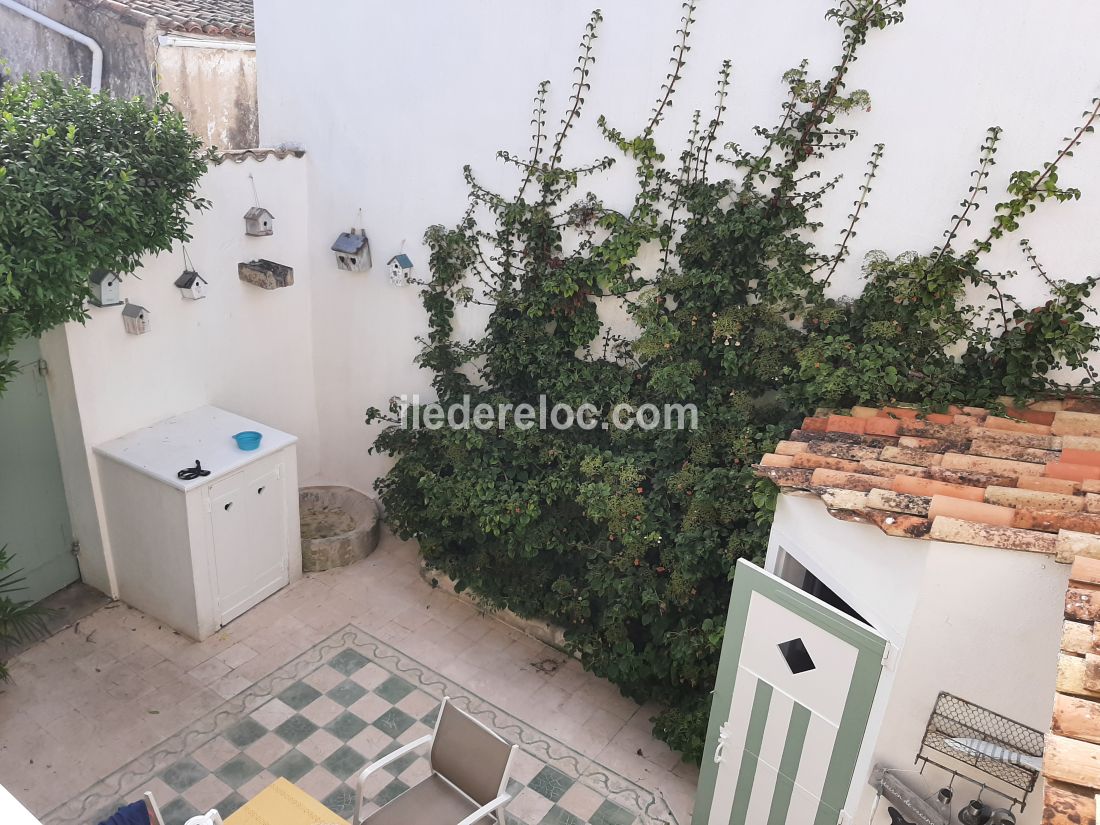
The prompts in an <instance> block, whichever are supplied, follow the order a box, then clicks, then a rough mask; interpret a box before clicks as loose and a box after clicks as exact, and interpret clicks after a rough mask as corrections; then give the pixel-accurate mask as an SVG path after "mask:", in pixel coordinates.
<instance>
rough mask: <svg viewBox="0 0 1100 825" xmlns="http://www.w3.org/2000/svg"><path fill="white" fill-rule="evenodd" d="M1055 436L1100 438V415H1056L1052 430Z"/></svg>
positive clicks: (1067, 413) (1061, 413)
mask: <svg viewBox="0 0 1100 825" xmlns="http://www.w3.org/2000/svg"><path fill="white" fill-rule="evenodd" d="M1050 431H1051V433H1053V434H1054V435H1082V436H1085V437H1087V438H1100V415H1098V414H1096V413H1086V412H1060V413H1055V414H1054V423H1053V424H1052V425H1051V428H1050Z"/></svg>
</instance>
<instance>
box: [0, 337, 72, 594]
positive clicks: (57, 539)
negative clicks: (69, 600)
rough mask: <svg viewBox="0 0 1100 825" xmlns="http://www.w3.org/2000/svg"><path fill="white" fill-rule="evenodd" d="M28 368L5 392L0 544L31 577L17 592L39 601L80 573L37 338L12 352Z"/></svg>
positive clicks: (0, 427)
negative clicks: (41, 369) (40, 365)
mask: <svg viewBox="0 0 1100 825" xmlns="http://www.w3.org/2000/svg"><path fill="white" fill-rule="evenodd" d="M10 357H11V358H12V359H13V360H15V361H16V362H18V363H19V364H23V365H25V366H24V367H23V369H22V370H21V371H20V372H19V373H18V374H17V375H16V376H15V378H14V379H13V380H12V381H11V382H10V383H9V384H8V386H7V389H6V390H5V392H4V394H3V395H2V396H0V547H2V546H3V545H5V544H6V545H7V547H8V552H9V553H11V554H12V555H14V556H15V562H14V564H13V569H18V570H21V571H22V574H23V575H24V576H25V577H26V582H25V585H26V590H23V591H21V592H19V593H17V594H15V595H16V598H18V599H20V600H23V599H28V600H31V601H38V600H39V599H42V598H44V597H45V596H48V595H50V594H51V593H54V592H56V591H58V590H60V589H61V588H62V587H64V586H65V585H67V584H71V583H72V582H74V581H76V580H77V579H79V578H80V570H79V569H78V567H77V564H76V558H75V557H74V556H73V554H72V541H73V535H72V528H71V527H70V525H69V508H68V505H67V504H66V501H65V488H64V486H63V485H62V482H61V462H60V461H59V460H58V457H57V442H56V441H55V439H54V432H53V422H52V420H51V418H50V402H49V397H48V395H47V393H46V381H45V378H44V376H43V375H42V374H41V373H40V372H39V369H38V364H39V361H40V359H41V357H42V356H41V354H40V352H39V349H38V342H37V341H34V340H24V341H21V342H20V343H19V344H17V345H16V347H15V350H14V351H13V353H12V354H11V356H10Z"/></svg>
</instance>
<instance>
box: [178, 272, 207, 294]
mask: <svg viewBox="0 0 1100 825" xmlns="http://www.w3.org/2000/svg"><path fill="white" fill-rule="evenodd" d="M176 288H177V289H179V291H180V295H182V296H183V297H184V298H188V299H190V300H192V301H197V300H199V299H200V298H205V297H206V279H205V278H203V277H202V275H200V274H199V273H197V272H195V271H194V270H191V269H185V270H184V271H183V274H182V275H180V276H179V277H178V278H176Z"/></svg>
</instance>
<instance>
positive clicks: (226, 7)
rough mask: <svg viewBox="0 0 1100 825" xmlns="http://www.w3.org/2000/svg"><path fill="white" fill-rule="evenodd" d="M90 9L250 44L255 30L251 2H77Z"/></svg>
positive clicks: (178, 30) (96, 0) (92, 0)
mask: <svg viewBox="0 0 1100 825" xmlns="http://www.w3.org/2000/svg"><path fill="white" fill-rule="evenodd" d="M78 2H80V3H81V4H83V5H85V6H88V7H90V8H93V9H98V10H103V11H108V12H111V13H113V14H116V15H118V16H120V17H124V18H127V19H131V20H135V21H137V22H140V23H144V22H145V21H146V20H149V19H152V20H155V21H156V22H157V27H158V28H159V29H160V30H161V31H172V32H183V33H186V34H203V35H208V36H210V37H228V38H233V39H235V40H252V39H253V38H254V37H255V33H256V27H255V23H254V17H253V13H252V0H78Z"/></svg>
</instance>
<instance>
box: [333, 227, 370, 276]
mask: <svg viewBox="0 0 1100 825" xmlns="http://www.w3.org/2000/svg"><path fill="white" fill-rule="evenodd" d="M332 251H333V252H335V253H336V265H337V266H338V267H340V269H346V270H347V271H348V272H366V271H367V270H368V269H370V242H369V241H368V240H367V233H366V232H365V231H363V230H362V229H359V230H356V229H355V227H352V228H351V230H350V231H349V232H343V233H341V234H340V237H339V238H337V239H336V242H335V243H333V245H332Z"/></svg>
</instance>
